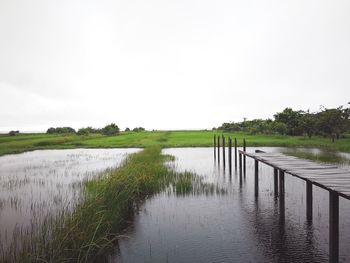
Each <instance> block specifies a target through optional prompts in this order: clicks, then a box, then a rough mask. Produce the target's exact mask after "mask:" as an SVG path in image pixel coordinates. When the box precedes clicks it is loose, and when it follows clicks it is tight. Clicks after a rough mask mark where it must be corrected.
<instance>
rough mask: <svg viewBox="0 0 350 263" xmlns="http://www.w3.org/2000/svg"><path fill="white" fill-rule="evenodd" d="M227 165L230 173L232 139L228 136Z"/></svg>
mask: <svg viewBox="0 0 350 263" xmlns="http://www.w3.org/2000/svg"><path fill="white" fill-rule="evenodd" d="M228 166H229V171H230V175H231V174H232V140H231V138H230V137H229V138H228Z"/></svg>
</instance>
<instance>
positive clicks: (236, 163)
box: [235, 138, 237, 170]
mask: <svg viewBox="0 0 350 263" xmlns="http://www.w3.org/2000/svg"><path fill="white" fill-rule="evenodd" d="M235 169H236V170H237V138H235Z"/></svg>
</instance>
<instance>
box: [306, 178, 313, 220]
mask: <svg viewBox="0 0 350 263" xmlns="http://www.w3.org/2000/svg"><path fill="white" fill-rule="evenodd" d="M306 220H307V221H309V222H311V221H312V183H311V182H310V181H306Z"/></svg>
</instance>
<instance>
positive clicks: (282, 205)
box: [279, 170, 285, 221]
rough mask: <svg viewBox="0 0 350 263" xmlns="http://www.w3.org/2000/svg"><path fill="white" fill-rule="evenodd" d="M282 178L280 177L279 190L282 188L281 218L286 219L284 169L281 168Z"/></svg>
mask: <svg viewBox="0 0 350 263" xmlns="http://www.w3.org/2000/svg"><path fill="white" fill-rule="evenodd" d="M279 173H280V178H279V184H280V185H279V186H280V187H279V188H280V189H279V190H280V218H281V220H282V221H284V213H285V211H284V171H282V170H280V171H279Z"/></svg>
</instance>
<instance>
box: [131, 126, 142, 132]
mask: <svg viewBox="0 0 350 263" xmlns="http://www.w3.org/2000/svg"><path fill="white" fill-rule="evenodd" d="M132 131H133V132H141V131H145V128H143V127H135V128H134V129H132Z"/></svg>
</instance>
